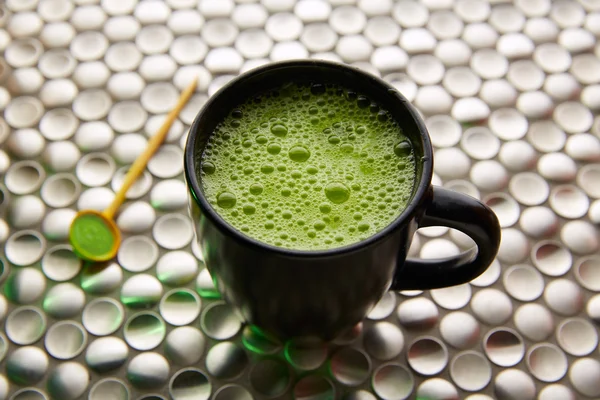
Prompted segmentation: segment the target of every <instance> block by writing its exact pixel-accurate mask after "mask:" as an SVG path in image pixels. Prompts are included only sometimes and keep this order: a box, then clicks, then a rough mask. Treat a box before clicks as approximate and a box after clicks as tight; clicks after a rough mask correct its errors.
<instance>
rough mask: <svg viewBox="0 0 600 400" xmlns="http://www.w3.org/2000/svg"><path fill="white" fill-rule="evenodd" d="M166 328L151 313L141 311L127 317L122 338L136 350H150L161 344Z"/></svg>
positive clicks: (158, 317)
mask: <svg viewBox="0 0 600 400" xmlns="http://www.w3.org/2000/svg"><path fill="white" fill-rule="evenodd" d="M166 331H167V328H166V325H165V323H164V321H163V320H162V318H161V317H160V316H159V315H158V314H156V313H154V312H151V311H142V312H139V313H137V314H134V315H132V316H131V317H129V319H128V320H127V322H126V323H125V326H124V328H123V336H124V338H125V341H126V342H127V344H129V346H131V347H133V348H134V349H136V350H140V351H145V350H152V349H154V348H155V347H157V346H158V345H159V344H161V343H162V341H163V339H164V338H165V334H166Z"/></svg>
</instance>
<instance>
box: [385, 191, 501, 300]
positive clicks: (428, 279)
mask: <svg viewBox="0 0 600 400" xmlns="http://www.w3.org/2000/svg"><path fill="white" fill-rule="evenodd" d="M432 192H433V193H432V197H431V201H430V203H429V204H428V205H427V207H426V209H425V213H424V214H423V217H422V219H421V221H420V223H419V228H424V227H428V226H447V227H449V228H454V229H458V230H459V231H461V232H463V233H465V234H467V235H468V236H470V237H471V239H473V240H474V241H475V243H476V245H477V246H476V247H473V248H472V249H469V250H467V251H465V252H463V253H461V254H458V255H456V256H452V257H446V258H438V259H430V260H423V259H407V260H406V261H405V262H404V265H401V266H399V268H398V269H397V270H396V273H395V276H394V281H393V283H392V287H391V288H390V289H391V290H426V289H437V288H443V287H448V286H454V285H460V284H462V283H467V282H470V281H471V280H473V279H475V278H477V277H478V276H479V275H481V274H482V273H483V272H484V271H485V270H486V269H487V268H488V267H489V266H490V264H491V263H492V261H494V258H495V257H496V254H497V253H498V248H499V247H500V224H499V223H498V218H497V217H496V214H494V212H493V211H492V210H491V209H490V208H489V207H488V206H486V205H485V204H483V203H482V202H480V201H479V200H476V199H474V198H473V197H471V196H468V195H465V194H462V193H458V192H454V191H452V190H448V189H444V188H442V187H439V186H432Z"/></svg>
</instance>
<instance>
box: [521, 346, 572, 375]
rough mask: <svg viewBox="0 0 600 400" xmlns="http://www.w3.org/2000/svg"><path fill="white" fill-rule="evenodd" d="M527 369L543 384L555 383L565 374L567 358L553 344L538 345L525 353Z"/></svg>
mask: <svg viewBox="0 0 600 400" xmlns="http://www.w3.org/2000/svg"><path fill="white" fill-rule="evenodd" d="M527 368H529V371H531V373H532V375H533V376H535V377H536V378H537V379H539V380H541V381H543V382H556V381H558V380H559V379H561V378H562V377H563V376H565V375H566V373H567V368H568V363H567V357H566V356H565V354H564V353H563V352H562V351H561V350H560V349H559V348H558V347H556V346H554V345H553V344H550V343H540V344H537V345H535V346H533V347H532V348H531V349H530V350H529V352H528V353H527Z"/></svg>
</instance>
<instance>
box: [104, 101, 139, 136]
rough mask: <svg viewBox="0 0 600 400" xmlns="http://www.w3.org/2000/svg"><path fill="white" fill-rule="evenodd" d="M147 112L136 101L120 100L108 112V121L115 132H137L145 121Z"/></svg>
mask: <svg viewBox="0 0 600 400" xmlns="http://www.w3.org/2000/svg"><path fill="white" fill-rule="evenodd" d="M147 119H148V114H147V113H146V111H145V110H144V109H143V108H142V106H141V105H140V104H139V103H138V102H134V101H122V102H120V103H117V104H115V105H114V106H113V107H112V108H111V110H110V112H109V113H108V123H109V125H110V126H111V127H112V128H113V129H114V130H115V131H117V132H123V133H125V132H137V131H139V130H140V129H142V127H143V126H144V124H145V123H146V120H147Z"/></svg>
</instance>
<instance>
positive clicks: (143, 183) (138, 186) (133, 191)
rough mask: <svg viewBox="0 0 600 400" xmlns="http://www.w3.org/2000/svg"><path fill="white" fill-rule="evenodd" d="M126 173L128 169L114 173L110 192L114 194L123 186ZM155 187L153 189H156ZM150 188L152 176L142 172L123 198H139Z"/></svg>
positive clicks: (123, 168) (121, 169) (124, 168)
mask: <svg viewBox="0 0 600 400" xmlns="http://www.w3.org/2000/svg"><path fill="white" fill-rule="evenodd" d="M123 136H124V135H122V136H121V137H123ZM144 145H145V142H144ZM127 172H129V167H122V168H119V169H118V170H117V171H116V172H115V175H114V176H113V179H112V182H111V188H112V190H114V191H115V192H116V191H118V190H119V189H120V188H121V185H123V181H124V180H125V175H126V174H127ZM156 186H158V185H156ZM156 186H155V187H154V188H156ZM151 187H152V175H150V173H148V172H147V171H144V173H143V174H142V175H140V177H139V178H137V179H136V181H135V182H134V183H133V185H131V187H130V188H129V190H127V193H126V194H125V197H126V198H127V199H137V198H140V197H142V196H143V195H145V194H146V193H147V192H148V190H150V188H151Z"/></svg>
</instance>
